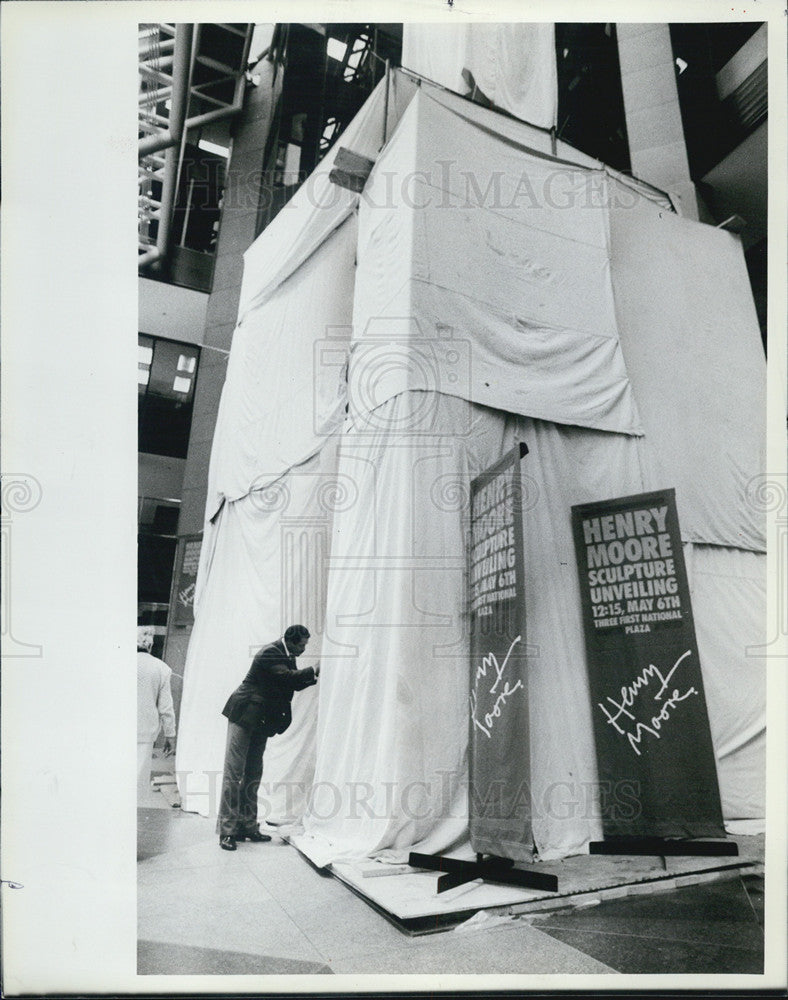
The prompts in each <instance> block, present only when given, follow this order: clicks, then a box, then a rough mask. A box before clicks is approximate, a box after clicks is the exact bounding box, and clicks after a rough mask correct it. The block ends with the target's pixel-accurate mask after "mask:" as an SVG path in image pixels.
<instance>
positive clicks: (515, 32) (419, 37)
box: [402, 22, 558, 128]
mask: <svg viewBox="0 0 788 1000" xmlns="http://www.w3.org/2000/svg"><path fill="white" fill-rule="evenodd" d="M402 65H403V66H406V67H407V68H408V69H410V70H413V71H414V72H415V73H419V74H420V75H421V76H426V77H427V78H428V79H430V80H434V81H435V83H439V84H441V85H442V86H444V87H448V88H449V90H453V91H455V92H456V93H458V94H470V93H474V92H478V91H481V93H482V95H483V96H484V97H486V98H487V99H488V100H489V101H491V102H492V103H493V104H494V105H495V106H496V107H497V108H501V109H502V110H504V111H508V112H509V113H510V114H513V115H514V116H515V117H516V118H521V119H522V120H523V121H526V122H532V123H533V124H534V125H539V126H541V127H542V128H551V127H552V126H553V125H555V118H556V112H557V109H558V75H557V70H556V61H555V25H554V24H552V23H545V24H526V23H523V22H510V23H506V24H493V23H490V22H478V23H471V24H469V23H468V22H465V23H458V24H424V23H415V22H406V23H405V24H404V25H403V27H402Z"/></svg>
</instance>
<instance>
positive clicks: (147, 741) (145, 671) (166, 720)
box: [137, 625, 175, 800]
mask: <svg viewBox="0 0 788 1000" xmlns="http://www.w3.org/2000/svg"><path fill="white" fill-rule="evenodd" d="M152 646H153V629H152V628H151V627H150V626H149V625H142V626H140V627H139V628H138V629H137V798H138V799H143V800H144V798H145V797H146V795H147V794H148V793H149V791H150V772H151V754H152V753H153V744H154V743H155V742H156V738H157V737H158V735H159V730H160V729H161V728H162V727H163V728H164V756H165V757H169V755H170V754H172V753H173V752H174V751H175V709H174V708H173V704H172V691H171V689H170V677H171V676H172V670H171V669H170V668H169V667H168V666H167V664H166V663H165V662H164V661H163V660H159V659H158V658H157V657H155V656H151V654H150V650H151V647H152Z"/></svg>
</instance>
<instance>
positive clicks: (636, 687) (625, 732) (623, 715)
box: [597, 649, 698, 757]
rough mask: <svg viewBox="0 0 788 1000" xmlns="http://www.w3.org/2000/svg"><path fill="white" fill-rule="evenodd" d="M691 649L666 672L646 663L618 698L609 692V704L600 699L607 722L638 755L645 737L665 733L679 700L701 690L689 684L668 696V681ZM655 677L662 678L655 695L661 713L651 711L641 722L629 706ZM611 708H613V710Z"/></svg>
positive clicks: (656, 736)
mask: <svg viewBox="0 0 788 1000" xmlns="http://www.w3.org/2000/svg"><path fill="white" fill-rule="evenodd" d="M691 653H692V650H690V649H688V650H687V651H686V653H682V654H681V656H680V657H679V658H678V659H677V660H676V662H675V663H674V664H673V666H672V667H671V668H670V670H669V671H668V672H667V674H663V673H662V671H661V670H660V669H659V667H657V666H655V665H654V664H653V663H649V665H648V666H646V667H644V668H643V669H642V670H641V671H640V673H639V674H638V675H637V677H636V678H635V679H634V680H633V681H632V682H631V683H630V684H627V685H625V686H624V687H622V688H621V693H620V695H619V700H618V701H616V699H615V698H611V697H610V696H609V695H608V696H607V697H606V698H605V701H606V702H607V703H608V705H604V704H603V703H602V702H601V701H600V702H597V704H598V705H599V707H600V708H601V709H602V711H603V712H604V714H605V716H606V718H607V722H608V725H611V726H612V727H613V728H614V729H615V731H616V732H617V733H619V734H620V735H621V736H624V737H626V739H627V740H628V741H629V745H630V746H631V747H632V749H633V750H634V751H635V753H636V754H637V755H638V757H639V756H640V744H641V742H642V740H643V737H644V736H645V735H648V736H653V737H655V739H660V738H661V736H662V732H661V730H662V729H663V726H664V725H665V723H666V722H667V721H668V720H669V719H670V718H671V712H672V710H673V709H674V708H675V707H676V705H678V704H679V702H682V701H685V700H686V699H687V698H689V697H691V696H692V695H697V694H698V691H697V689H696V688H695V687H690V688H688V689H687V690H686V691H683V692H681V691H679V689H678V688H677V687H674V688H673V689H672V690H671V692H670V694H668V695H667V696H666V697H665V691H666V688H667V687H668V684H670V681H671V678H672V677H673V674H674V673H675V672H676V670H678V668H679V667H680V666H681V664H682V663H683V662H684V660H686V658H687V657H688V656H690V655H691ZM655 679H656V680H658V681H659V682H660V687H659V690H658V691H657V693H656V694H655V695H654V696H653V698H654V701H659V702H660V703H661V704H660V711H659V713H658V714H656V715H652V716H651V718H649V719H648V720H647V721H646V722H640V721H639V720H637V719H636V718H635V715H634V713H633V712H631V711H630V709H631V708H634V707H635V702H636V699H637V698H638V696H639V695H640V694H641V692H643V693H645V689H646V688H648V686H649V684H650V683H651V681H652V680H655ZM609 706H610V707H609ZM611 708H612V709H613V710H614V711H611Z"/></svg>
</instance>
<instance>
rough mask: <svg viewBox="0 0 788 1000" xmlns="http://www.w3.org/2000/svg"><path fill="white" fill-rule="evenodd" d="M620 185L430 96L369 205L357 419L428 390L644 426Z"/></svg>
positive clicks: (565, 419) (373, 188)
mask: <svg viewBox="0 0 788 1000" xmlns="http://www.w3.org/2000/svg"><path fill="white" fill-rule="evenodd" d="M469 149H473V150H474V156H473V159H472V161H469V160H468V158H467V152H466V151H467V150H469ZM392 177H397V178H400V177H405V178H408V179H409V181H410V183H408V184H407V186H403V185H392V184H391V183H390V179H391V178H392ZM605 181H606V179H605V176H604V174H603V173H601V172H600V173H599V174H597V173H594V172H591V171H589V170H587V169H583V168H578V167H575V166H573V165H571V164H569V163H566V164H562V163H560V162H558V161H555V160H548V159H546V158H545V157H542V156H537V155H533V154H531V153H529V152H528V151H527V149H525V148H523V146H516V145H514V144H513V143H512V142H511V141H503V140H500V139H499V138H498V137H496V136H489V135H487V136H484V137H483V139H482V137H481V136H480V135H479V129H478V128H477V127H475V126H474V125H472V124H470V123H466V122H463V121H458V120H457V119H456V118H455V117H454V116H451V115H447V114H446V112H445V109H444V108H443V107H442V106H441V105H440V104H438V103H436V102H435V101H433V100H432V99H431V97H430V96H429V95H427V94H423V93H421V92H419V93H418V94H417V95H416V96H415V97H414V99H413V100H412V101H411V103H410V106H409V107H408V110H407V111H406V112H405V114H404V116H403V118H402V120H401V122H400V124H399V126H398V128H397V131H396V133H395V135H394V137H393V138H392V141H391V142H390V143H389V145H388V146H387V148H386V150H385V152H384V153H382V154H381V155H380V157H379V159H378V162H377V164H376V167H375V170H374V171H373V173H372V176H371V177H370V178H369V182H368V184H367V189H366V193H367V197H365V198H364V199H363V200H362V202H361V205H360V208H359V247H358V275H357V281H356V296H355V308H354V314H353V325H354V338H353V340H354V342H353V354H352V359H351V360H352V363H351V368H350V384H349V400H350V406H351V411H352V413H353V416H354V419H356V420H357V421H358V420H360V419H361V414H363V413H364V412H365V411H369V410H374V408H375V406H377V405H379V404H380V403H382V402H384V401H385V400H386V399H388V398H390V397H391V396H394V395H396V394H397V393H398V392H401V391H403V390H404V389H428V390H432V391H436V392H444V393H449V394H451V395H456V396H460V397H462V398H464V399H469V400H472V401H473V402H479V403H483V404H485V405H487V406H493V407H496V408H497V409H500V410H505V411H508V412H514V413H521V414H528V415H530V416H535V417H540V418H542V419H546V420H555V421H557V422H561V423H570V424H575V425H577V426H587V427H596V428H599V429H601V430H611V431H620V432H623V433H634V434H637V433H640V422H639V418H638V413H637V407H636V405H635V401H634V397H633V395H632V392H631V389H630V386H629V381H628V379H627V374H626V370H625V368H624V360H623V356H622V354H621V349H620V346H619V342H618V332H617V329H616V319H615V312H614V306H613V291H612V287H611V283H610V254H609V251H608V232H607V224H608V220H607V212H606V207H605V201H606V197H607V188H606V183H605ZM403 353H404V354H405V355H407V357H408V358H409V360H410V362H411V363H410V364H408V363H407V362H405V361H404V360H401V359H400V355H402V354H403ZM396 361H399V363H395V362H396ZM372 387H374V393H373V392H372Z"/></svg>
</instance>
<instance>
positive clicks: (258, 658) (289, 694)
mask: <svg viewBox="0 0 788 1000" xmlns="http://www.w3.org/2000/svg"><path fill="white" fill-rule="evenodd" d="M316 683H317V677H315V670H314V667H304V669H303V670H299V669H298V668H297V667H296V661H295V657H294V656H289V655H288V654H287V652H286V650H285V645H284V641H283V640H282V639H277V641H276V642H272V643H270V644H269V645H267V646H263V648H262V649H261V650H260V652H259V653H257V654H256V655H255V657H254V659H253V660H252V665H251V667H250V668H249V672H248V673H247V675H246V677H244V679H243V682H242V684H241V685H240V687H237V688H236V689H235V691H233V693H232V694H231V695H230V697H229V698H228V700H227V704H226V705H225V706H224V708H223V709H222V715H224V716H226V717H227V718H228V719H229V720H230V722H237V723H238V724H239V725H241V726H244V728H246V729H254V728H256V727H257V726H262V727H263V730H264V732H265V734H266V736H275V735H276V734H277V733H283V732H284V731H285V730H286V729H287V727H288V726H289V725H290V723H291V722H292V715H291V712H290V703H291V702H292V700H293V695H294V693H295V692H296V691H302V690H303V689H304V688H306V687H309V686H310V685H311V684H316Z"/></svg>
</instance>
